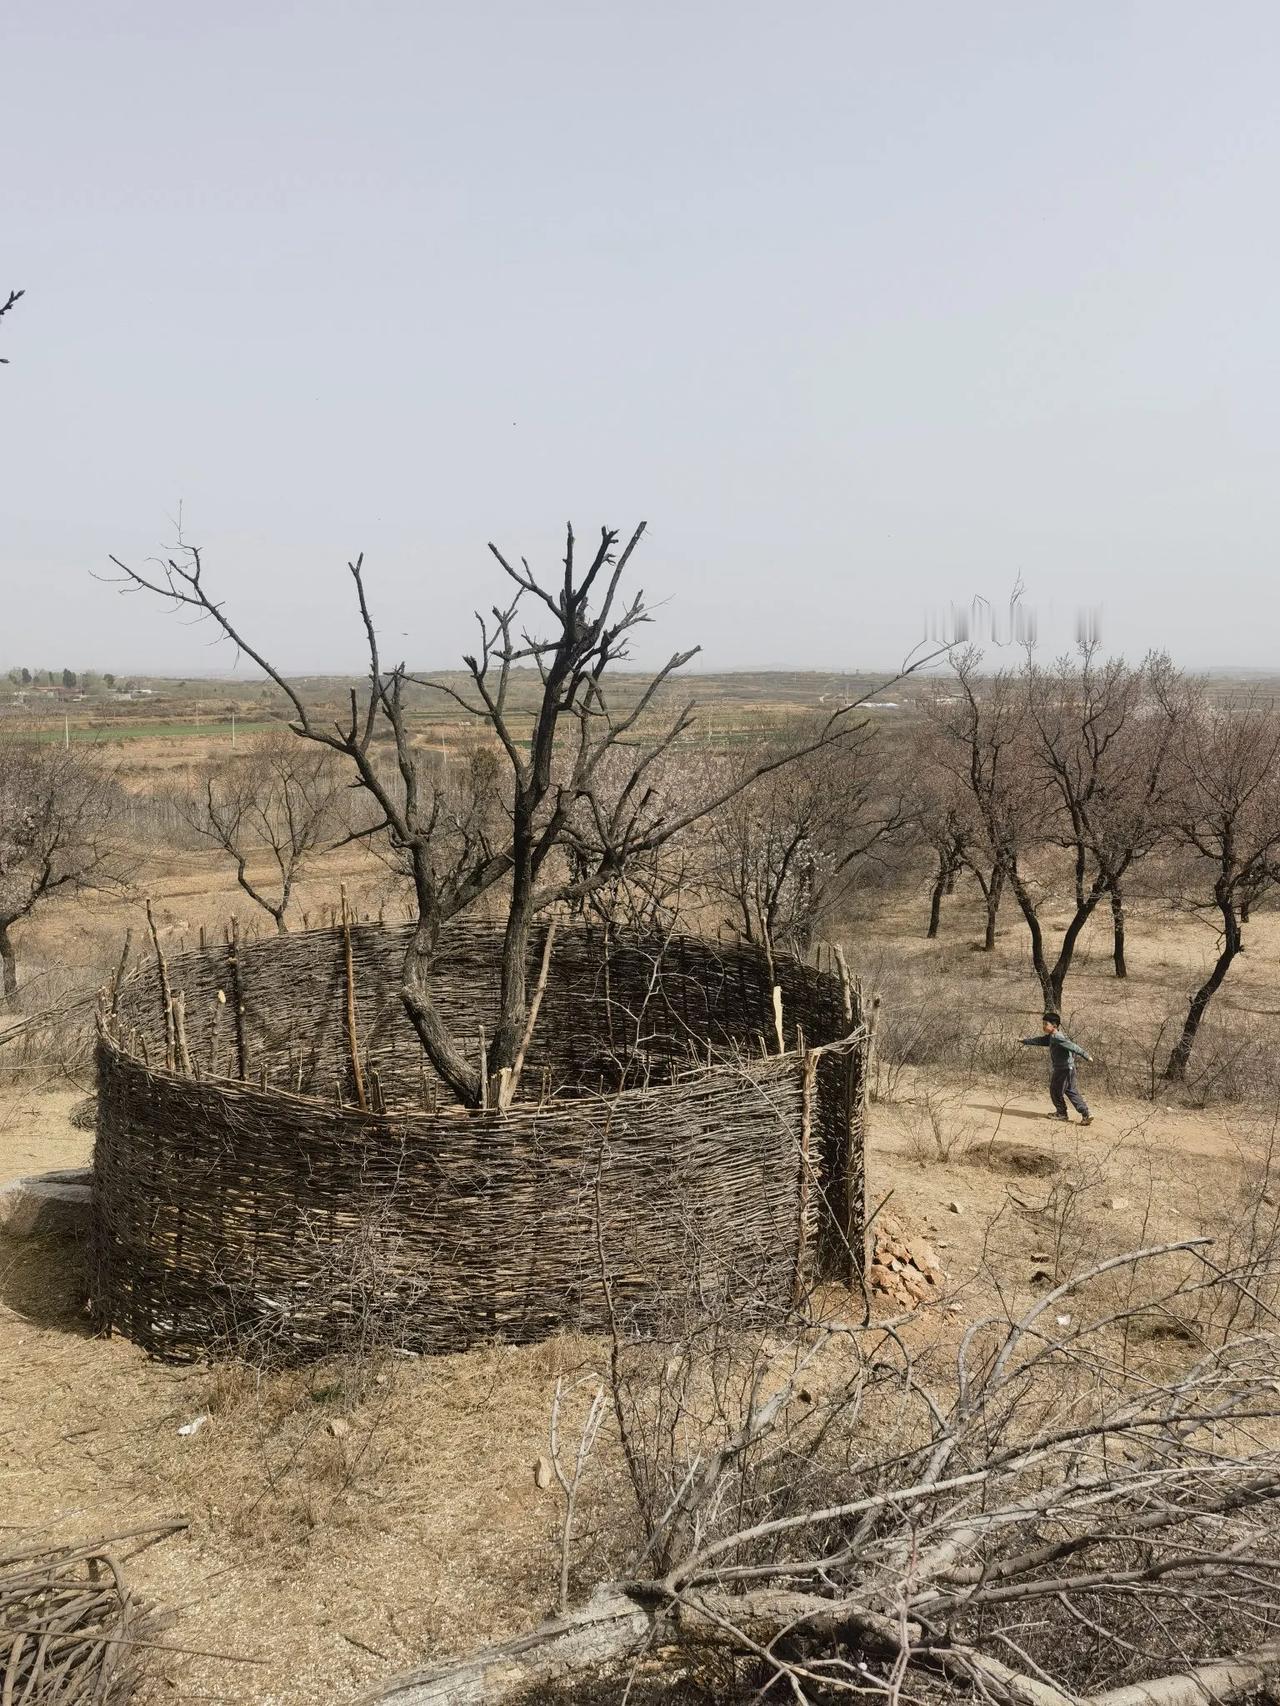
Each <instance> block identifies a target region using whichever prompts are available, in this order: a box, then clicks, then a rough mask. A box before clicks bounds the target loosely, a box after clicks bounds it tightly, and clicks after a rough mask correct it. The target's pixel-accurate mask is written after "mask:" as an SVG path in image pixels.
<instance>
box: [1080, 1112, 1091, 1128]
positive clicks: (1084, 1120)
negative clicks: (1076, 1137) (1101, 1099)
mask: <svg viewBox="0 0 1280 1706" xmlns="http://www.w3.org/2000/svg"><path fill="white" fill-rule="evenodd" d="M1080 1124H1081V1125H1092V1124H1093V1115H1092V1114H1081V1116H1080Z"/></svg>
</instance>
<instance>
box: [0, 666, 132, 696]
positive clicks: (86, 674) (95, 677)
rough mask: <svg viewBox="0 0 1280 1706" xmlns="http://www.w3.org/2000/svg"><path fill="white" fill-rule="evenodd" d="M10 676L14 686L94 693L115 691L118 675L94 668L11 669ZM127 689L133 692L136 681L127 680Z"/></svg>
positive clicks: (125, 685) (125, 684)
mask: <svg viewBox="0 0 1280 1706" xmlns="http://www.w3.org/2000/svg"><path fill="white" fill-rule="evenodd" d="M8 678H9V681H10V682H11V684H12V685H13V686H14V687H78V688H79V689H80V690H81V691H82V692H84V693H93V692H95V691H101V690H103V689H105V690H106V691H107V692H113V691H114V690H115V686H116V677H115V675H113V674H112V672H111V671H110V670H109V669H108V670H104V671H103V672H102V674H101V675H99V673H98V672H97V670H94V669H82V670H74V669H61V670H59V669H27V668H25V667H23V668H21V669H17V668H15V669H11V670H9V672H8ZM123 685H124V687H125V690H126V691H129V692H131V691H132V690H133V689H134V688H135V687H136V686H137V682H136V681H126V682H125V683H124V684H123Z"/></svg>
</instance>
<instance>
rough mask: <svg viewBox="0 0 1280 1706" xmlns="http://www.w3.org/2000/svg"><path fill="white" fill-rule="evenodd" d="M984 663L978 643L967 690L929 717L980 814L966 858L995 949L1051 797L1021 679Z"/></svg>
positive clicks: (963, 658)
mask: <svg viewBox="0 0 1280 1706" xmlns="http://www.w3.org/2000/svg"><path fill="white" fill-rule="evenodd" d="M981 661H982V657H981V653H980V652H978V651H977V650H976V649H974V648H970V649H968V650H967V651H965V652H962V653H960V654H958V655H957V657H956V659H955V667H956V682H957V684H958V687H959V691H958V693H950V692H948V693H941V692H940V693H938V694H937V695H936V696H935V698H934V699H933V701H932V702H931V704H930V706H929V716H930V724H931V734H932V742H931V744H932V750H933V752H934V753H935V755H936V762H937V764H938V766H939V768H940V770H941V772H942V775H943V776H944V777H945V778H946V779H947V781H948V783H949V784H950V785H953V786H956V787H958V788H960V789H962V790H964V791H965V793H966V794H967V799H968V807H969V810H970V811H971V813H972V824H973V832H972V834H971V836H970V838H969V841H968V850H967V852H966V861H967V862H968V864H969V867H970V869H971V870H972V871H973V873H974V876H975V878H976V879H977V882H978V885H979V887H980V888H981V890H982V896H983V900H984V902H985V906H986V932H985V936H984V939H983V948H984V950H986V951H987V952H990V951H991V949H992V948H994V947H995V941H996V918H997V915H998V913H999V909H1000V902H1001V899H1002V898H1003V893H1004V887H1005V884H1006V883H1008V884H1009V885H1010V886H1011V887H1014V886H1015V879H1016V880H1021V871H1020V867H1019V863H1018V862H1019V859H1020V857H1022V856H1023V855H1025V853H1026V852H1027V851H1028V850H1029V849H1031V848H1033V847H1035V846H1038V845H1039V844H1040V842H1041V840H1042V834H1043V822H1044V798H1043V793H1042V792H1041V791H1038V790H1037V789H1036V787H1035V784H1034V781H1033V779H1032V777H1031V773H1030V768H1029V764H1028V756H1029V746H1028V734H1027V715H1026V700H1025V695H1024V694H1023V693H1022V692H1021V689H1020V684H1019V682H1018V679H1017V677H1016V676H1015V675H1014V674H1013V673H1012V672H1010V671H1007V670H1002V671H999V672H998V673H996V674H995V675H992V676H988V677H986V678H984V677H983V676H982V675H981V674H980V673H979V670H980V665H981ZM1023 886H1024V888H1025V884H1024V885H1023Z"/></svg>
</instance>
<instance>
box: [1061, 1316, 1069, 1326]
mask: <svg viewBox="0 0 1280 1706" xmlns="http://www.w3.org/2000/svg"><path fill="white" fill-rule="evenodd" d="M1058 1325H1059V1327H1069V1326H1070V1325H1071V1317H1070V1316H1069V1315H1059V1316H1058Z"/></svg>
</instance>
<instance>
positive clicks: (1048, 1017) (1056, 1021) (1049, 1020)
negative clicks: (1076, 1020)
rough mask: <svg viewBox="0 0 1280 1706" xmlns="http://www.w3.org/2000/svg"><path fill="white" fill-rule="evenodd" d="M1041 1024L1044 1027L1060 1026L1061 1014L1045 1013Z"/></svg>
mask: <svg viewBox="0 0 1280 1706" xmlns="http://www.w3.org/2000/svg"><path fill="white" fill-rule="evenodd" d="M1043 1023H1044V1024H1046V1025H1060V1024H1061V1023H1062V1014H1061V1013H1046V1014H1045V1016H1044V1020H1043Z"/></svg>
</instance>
